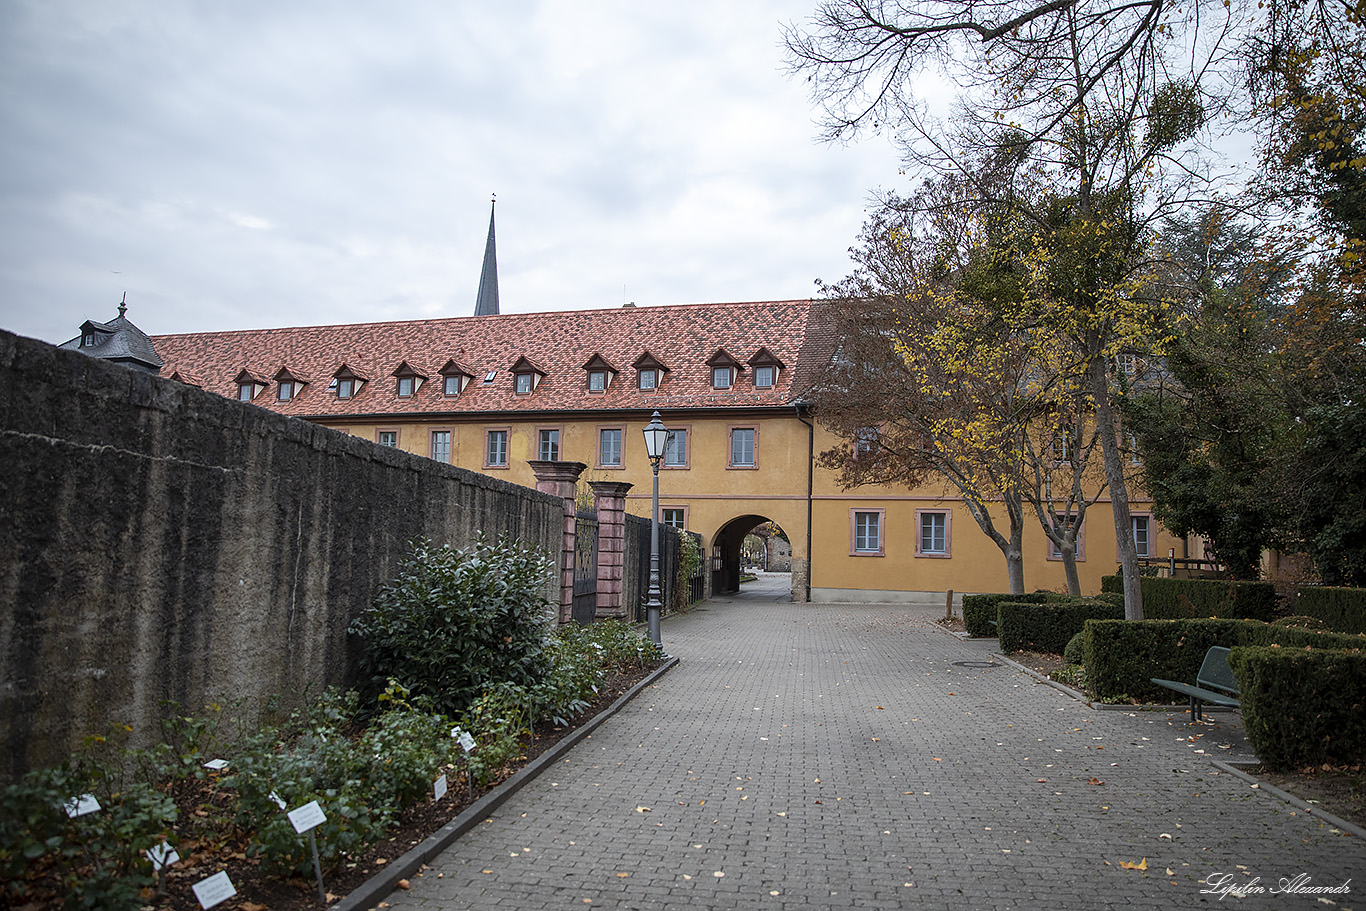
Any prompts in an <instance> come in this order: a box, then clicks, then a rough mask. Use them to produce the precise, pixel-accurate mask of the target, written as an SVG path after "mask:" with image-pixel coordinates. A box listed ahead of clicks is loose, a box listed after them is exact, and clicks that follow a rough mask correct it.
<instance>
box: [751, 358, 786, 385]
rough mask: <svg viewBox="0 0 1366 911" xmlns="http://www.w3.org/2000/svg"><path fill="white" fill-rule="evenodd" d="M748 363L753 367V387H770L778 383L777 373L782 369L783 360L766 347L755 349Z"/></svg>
mask: <svg viewBox="0 0 1366 911" xmlns="http://www.w3.org/2000/svg"><path fill="white" fill-rule="evenodd" d="M749 365H750V366H751V367H753V368H754V388H755V389H772V388H773V387H774V386H776V385H778V373H779V372H780V371H781V370H782V369H783V362H782V361H780V360H778V359H777V358H776V357H774V356H773V353H772V352H771V351H769V350H768V349H767V348H760V349H759V350H758V351H756V352H755V353H754V357H752V358H750V359H749Z"/></svg>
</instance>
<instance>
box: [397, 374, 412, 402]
mask: <svg viewBox="0 0 1366 911" xmlns="http://www.w3.org/2000/svg"><path fill="white" fill-rule="evenodd" d="M415 379H416V377H411V376H401V377H399V378H398V395H399V398H404V399H406V398H408V397H409V396H411V395H412V394H413V390H414V388H415V387H414V385H413V381H414V380H415Z"/></svg>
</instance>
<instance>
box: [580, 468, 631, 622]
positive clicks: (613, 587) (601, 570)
mask: <svg viewBox="0 0 1366 911" xmlns="http://www.w3.org/2000/svg"><path fill="white" fill-rule="evenodd" d="M588 486H589V487H591V488H592V489H593V506H594V508H595V509H597V512H598V616H599V617H617V618H625V617H626V607H625V605H623V604H622V603H621V596H622V590H621V589H622V578H623V573H624V570H625V568H626V492H627V491H628V490H630V489H631V488H632V487H633V486H634V485H632V484H627V483H624V482H620V481H589V482H588Z"/></svg>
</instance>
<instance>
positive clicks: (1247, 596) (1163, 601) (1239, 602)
mask: <svg viewBox="0 0 1366 911" xmlns="http://www.w3.org/2000/svg"><path fill="white" fill-rule="evenodd" d="M1139 584H1140V585H1141V586H1142V588H1143V616H1144V619H1147V620H1180V619H1184V618H1193V617H1217V618H1219V619H1226V618H1227V619H1235V620H1267V621H1269V620H1271V619H1272V618H1273V617H1274V616H1275V615H1276V589H1275V586H1273V585H1272V584H1271V583H1270V582H1233V581H1226V580H1222V579H1166V578H1159V577H1152V576H1145V577H1143V579H1142V580H1141V581H1140V582H1139ZM1100 590H1101V591H1102V592H1105V593H1119V594H1122V593H1123V591H1124V584H1123V579H1122V577H1120V576H1104V577H1103V578H1102V579H1101V580H1100Z"/></svg>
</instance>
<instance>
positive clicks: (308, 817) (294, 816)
mask: <svg viewBox="0 0 1366 911" xmlns="http://www.w3.org/2000/svg"><path fill="white" fill-rule="evenodd" d="M289 821H290V822H291V823H292V824H293V825H294V831H295V832H298V833H299V834H300V835H302V834H304V833H305V832H307V831H308V830H309V829H311V828H313V827H314V826H316V825H318V824H319V823H324V822H327V814H325V813H323V808H322V807H320V806H318V802H317V801H316V800H310V801H309V802H308V803H306V804H304V805H303V806H302V807H299V809H297V810H290V811H289Z"/></svg>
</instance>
